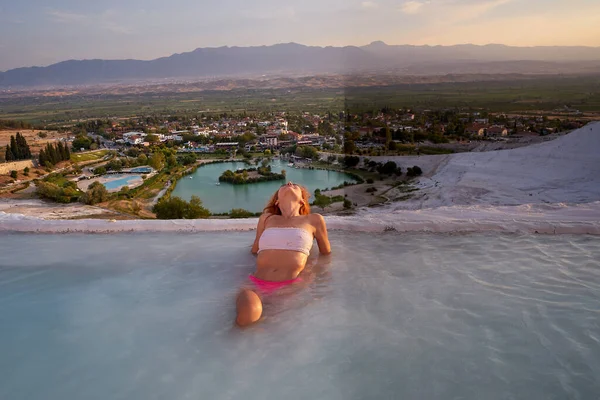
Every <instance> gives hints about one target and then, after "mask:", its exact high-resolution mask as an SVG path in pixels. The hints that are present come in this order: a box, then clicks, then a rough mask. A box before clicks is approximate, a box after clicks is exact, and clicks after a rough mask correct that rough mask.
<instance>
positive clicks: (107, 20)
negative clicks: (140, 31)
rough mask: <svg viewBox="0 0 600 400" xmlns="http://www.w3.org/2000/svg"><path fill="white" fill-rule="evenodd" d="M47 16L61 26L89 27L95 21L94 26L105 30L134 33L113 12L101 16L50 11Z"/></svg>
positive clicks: (109, 11)
mask: <svg viewBox="0 0 600 400" xmlns="http://www.w3.org/2000/svg"><path fill="white" fill-rule="evenodd" d="M46 14H47V15H48V16H50V20H51V21H53V22H56V23H59V24H72V25H89V24H90V23H91V22H92V21H93V25H94V26H96V27H99V28H100V29H103V30H107V31H110V32H114V33H121V34H126V35H128V34H131V33H132V31H131V29H130V28H129V27H128V26H127V25H126V24H125V23H119V22H118V21H117V20H116V19H117V17H118V16H119V14H118V13H116V12H115V11H113V10H106V11H104V12H103V13H101V14H99V15H98V14H96V15H86V14H78V13H73V12H68V11H61V10H48V11H46Z"/></svg>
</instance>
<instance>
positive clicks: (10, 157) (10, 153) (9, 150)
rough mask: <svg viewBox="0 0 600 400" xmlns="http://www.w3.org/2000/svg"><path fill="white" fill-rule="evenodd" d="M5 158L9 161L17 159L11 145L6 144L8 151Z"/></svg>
mask: <svg viewBox="0 0 600 400" xmlns="http://www.w3.org/2000/svg"><path fill="white" fill-rule="evenodd" d="M4 159H5V160H6V161H7V162H9V161H14V159H15V155H14V154H13V152H12V150H11V149H10V145H8V144H7V145H6V153H5V155H4Z"/></svg>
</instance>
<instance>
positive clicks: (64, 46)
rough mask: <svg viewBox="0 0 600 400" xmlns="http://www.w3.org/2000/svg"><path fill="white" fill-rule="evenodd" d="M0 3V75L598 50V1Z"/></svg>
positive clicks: (127, 0)
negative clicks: (73, 64)
mask: <svg viewBox="0 0 600 400" xmlns="http://www.w3.org/2000/svg"><path fill="white" fill-rule="evenodd" d="M48 3H49V2H47V1H45V0H19V1H15V0H0V55H1V56H0V71H5V70H8V69H12V68H17V67H25V66H45V65H50V64H53V63H56V62H60V61H64V60H69V59H94V58H102V59H141V60H149V59H154V58H158V57H165V56H169V55H171V54H174V53H182V52H186V51H192V50H194V49H196V48H198V47H219V46H260V45H271V44H276V43H289V42H295V43H301V44H305V45H312V46H346V45H357V46H361V45H366V44H369V43H370V42H373V41H376V40H382V41H384V42H385V43H387V44H413V45H453V44H463V43H473V44H489V43H500V44H506V45H512V46H555V45H565V46H572V45H581V46H600V0H408V1H405V0H401V1H396V0H365V1H363V0H358V1H355V0H297V1H285V0H252V1H249V0H169V1H164V0H103V1H89V0H53V1H52V2H51V3H52V4H51V5H50V4H48Z"/></svg>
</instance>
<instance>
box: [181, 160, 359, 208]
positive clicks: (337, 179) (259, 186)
mask: <svg viewBox="0 0 600 400" xmlns="http://www.w3.org/2000/svg"><path fill="white" fill-rule="evenodd" d="M270 165H271V168H272V171H273V172H277V173H279V172H281V170H282V169H285V171H286V174H287V178H286V179H287V180H289V181H292V182H296V183H299V184H301V185H304V186H306V187H307V188H308V190H309V191H310V193H311V194H312V195H313V196H314V191H315V189H325V188H331V187H334V186H338V185H340V184H342V183H344V181H348V182H355V181H356V180H355V179H354V178H352V176H350V175H348V174H345V173H342V172H337V171H326V170H310V169H304V168H298V169H296V168H293V167H289V166H288V165H287V162H285V161H280V160H273V161H272V162H271V164H270ZM238 168H250V166H249V165H248V164H246V163H244V162H226V163H219V164H209V165H205V166H202V167H200V168H198V169H197V170H196V172H195V173H193V174H192V175H188V176H186V177H184V178H182V179H181V180H179V181H178V182H177V187H176V188H175V190H174V191H173V194H172V196H178V197H181V198H182V199H184V200H190V199H191V197H192V196H194V195H196V196H198V197H200V199H201V200H202V204H203V205H204V207H206V208H208V209H209V210H210V211H211V212H213V213H224V212H229V211H230V210H231V209H233V208H243V209H245V210H248V211H252V212H260V211H262V209H263V208H264V206H265V205H266V203H267V201H268V200H269V198H270V196H271V195H272V194H273V193H275V191H276V190H277V189H278V188H279V187H280V186H281V185H282V184H283V183H284V182H286V181H283V180H281V181H270V182H259V183H251V184H247V185H233V184H230V183H225V182H223V183H221V184H220V185H217V184H216V183H217V182H218V181H219V176H221V174H222V173H223V172H224V171H226V170H228V169H230V170H232V171H235V170H236V169H238ZM190 177H191V179H190ZM312 200H314V199H312V198H311V201H312Z"/></svg>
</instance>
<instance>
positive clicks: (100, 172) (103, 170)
mask: <svg viewBox="0 0 600 400" xmlns="http://www.w3.org/2000/svg"><path fill="white" fill-rule="evenodd" d="M105 173H106V168H104V167H98V168H94V174H96V175H104V174H105Z"/></svg>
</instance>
